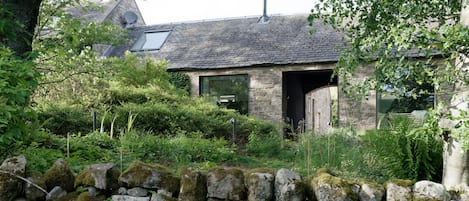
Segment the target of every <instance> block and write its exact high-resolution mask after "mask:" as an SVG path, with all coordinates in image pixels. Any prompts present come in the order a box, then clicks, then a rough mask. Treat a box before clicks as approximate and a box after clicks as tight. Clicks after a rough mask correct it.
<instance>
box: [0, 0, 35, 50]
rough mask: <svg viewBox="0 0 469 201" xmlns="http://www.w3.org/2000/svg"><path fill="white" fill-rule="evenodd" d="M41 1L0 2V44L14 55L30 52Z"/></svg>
mask: <svg viewBox="0 0 469 201" xmlns="http://www.w3.org/2000/svg"><path fill="white" fill-rule="evenodd" d="M40 5H41V0H20V1H15V0H0V16H1V18H0V43H1V44H2V45H4V46H6V47H9V48H10V49H12V50H13V51H14V52H15V54H16V55H19V56H24V55H23V54H25V53H28V52H31V50H32V46H31V42H32V39H33V35H34V30H35V28H36V24H37V19H38V13H39V7H40Z"/></svg>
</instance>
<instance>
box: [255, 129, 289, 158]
mask: <svg viewBox="0 0 469 201" xmlns="http://www.w3.org/2000/svg"><path fill="white" fill-rule="evenodd" d="M282 141H283V139H282V137H281V136H280V135H279V134H278V133H276V132H272V133H268V134H262V135H259V134H258V133H256V132H251V133H250V134H249V136H248V143H247V144H246V151H247V152H248V153H249V154H253V155H255V156H261V157H273V156H276V155H278V154H279V153H280V152H281V151H282Z"/></svg>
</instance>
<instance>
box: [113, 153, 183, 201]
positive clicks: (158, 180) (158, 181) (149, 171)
mask: <svg viewBox="0 0 469 201" xmlns="http://www.w3.org/2000/svg"><path fill="white" fill-rule="evenodd" d="M119 181H120V182H121V183H122V184H123V185H124V186H125V187H128V188H133V187H142V188H147V189H158V190H160V189H163V190H166V191H167V192H171V193H172V196H175V195H177V193H178V192H179V178H177V177H175V176H174V175H173V174H172V173H171V172H170V171H169V170H168V169H166V168H165V167H163V166H160V165H157V164H146V163H143V162H140V161H135V162H133V163H132V164H130V166H129V168H127V170H126V171H124V173H122V175H121V176H120V178H119Z"/></svg>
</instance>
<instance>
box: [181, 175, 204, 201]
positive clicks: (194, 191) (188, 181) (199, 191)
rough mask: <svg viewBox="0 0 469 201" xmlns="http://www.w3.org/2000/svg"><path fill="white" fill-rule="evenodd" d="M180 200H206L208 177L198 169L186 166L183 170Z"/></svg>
mask: <svg viewBox="0 0 469 201" xmlns="http://www.w3.org/2000/svg"><path fill="white" fill-rule="evenodd" d="M180 172H181V174H180V175H181V176H180V180H181V188H180V190H179V197H178V200H179V201H205V200H206V196H207V177H206V176H205V175H204V174H202V173H201V172H200V171H198V170H193V169H191V168H184V169H182V170H181V171H180Z"/></svg>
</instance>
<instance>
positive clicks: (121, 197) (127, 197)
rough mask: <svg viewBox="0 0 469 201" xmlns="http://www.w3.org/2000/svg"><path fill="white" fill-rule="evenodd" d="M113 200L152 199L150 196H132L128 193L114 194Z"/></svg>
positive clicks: (148, 200)
mask: <svg viewBox="0 0 469 201" xmlns="http://www.w3.org/2000/svg"><path fill="white" fill-rule="evenodd" d="M111 199H112V201H150V197H132V196H128V195H113V196H112V197H111Z"/></svg>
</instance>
